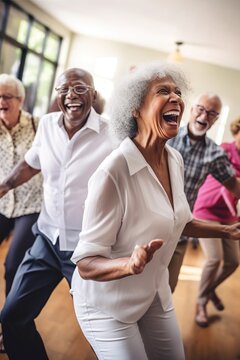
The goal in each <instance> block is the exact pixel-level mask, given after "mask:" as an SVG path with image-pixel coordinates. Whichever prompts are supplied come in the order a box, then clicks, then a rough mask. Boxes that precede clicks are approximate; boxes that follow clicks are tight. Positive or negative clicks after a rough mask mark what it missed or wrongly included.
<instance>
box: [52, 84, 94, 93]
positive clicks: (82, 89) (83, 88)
mask: <svg viewBox="0 0 240 360" xmlns="http://www.w3.org/2000/svg"><path fill="white" fill-rule="evenodd" d="M55 90H56V91H57V92H58V93H59V94H60V95H67V94H68V92H69V90H73V91H74V92H75V94H77V95H83V94H86V92H88V91H89V90H94V89H93V87H91V86H88V85H74V86H59V87H56V88H55Z"/></svg>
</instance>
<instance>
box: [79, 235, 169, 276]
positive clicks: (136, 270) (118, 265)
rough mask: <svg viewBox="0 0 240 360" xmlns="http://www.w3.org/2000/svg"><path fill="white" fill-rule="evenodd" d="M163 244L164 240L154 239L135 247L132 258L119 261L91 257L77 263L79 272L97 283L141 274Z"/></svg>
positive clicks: (119, 259)
mask: <svg viewBox="0 0 240 360" xmlns="http://www.w3.org/2000/svg"><path fill="white" fill-rule="evenodd" d="M162 244H163V241H162V240H160V239H154V240H152V241H150V242H149V243H148V244H146V245H144V246H138V245H137V246H135V248H134V250H133V252H132V255H131V256H129V257H124V258H118V259H108V258H105V257H103V256H89V257H86V258H84V259H81V260H80V261H78V262H77V267H78V271H79V273H80V275H81V277H82V278H83V279H85V280H96V281H110V280H116V279H121V278H123V277H126V276H130V275H135V274H140V273H142V272H143V270H144V268H145V266H146V264H147V263H148V262H149V261H151V259H152V257H153V255H154V253H155V251H157V250H158V249H159V248H160V247H161V246H162Z"/></svg>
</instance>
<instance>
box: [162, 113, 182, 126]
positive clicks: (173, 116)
mask: <svg viewBox="0 0 240 360" xmlns="http://www.w3.org/2000/svg"><path fill="white" fill-rule="evenodd" d="M179 115H180V111H177V110H171V111H167V112H166V113H164V114H163V119H164V121H166V122H167V123H172V124H177V122H178V117H179Z"/></svg>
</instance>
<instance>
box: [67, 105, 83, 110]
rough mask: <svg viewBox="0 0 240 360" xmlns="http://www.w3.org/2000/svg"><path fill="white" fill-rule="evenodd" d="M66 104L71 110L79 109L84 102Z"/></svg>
mask: <svg viewBox="0 0 240 360" xmlns="http://www.w3.org/2000/svg"><path fill="white" fill-rule="evenodd" d="M65 106H66V108H67V109H68V110H70V111H78V110H79V109H81V108H82V106H83V104H82V103H69V104H65Z"/></svg>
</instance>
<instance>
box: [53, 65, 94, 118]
mask: <svg viewBox="0 0 240 360" xmlns="http://www.w3.org/2000/svg"><path fill="white" fill-rule="evenodd" d="M56 89H57V91H58V96H57V102H58V106H59V108H60V109H61V110H62V112H63V114H64V118H65V119H66V120H68V121H69V122H71V123H76V124H81V123H84V122H86V120H87V118H88V115H89V113H90V110H91V106H92V104H93V102H94V100H95V97H96V91H95V90H94V88H93V80H92V78H91V76H90V74H88V73H86V72H84V71H80V70H71V71H66V72H65V73H64V74H63V75H61V76H60V78H59V79H58V82H57V86H56Z"/></svg>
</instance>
